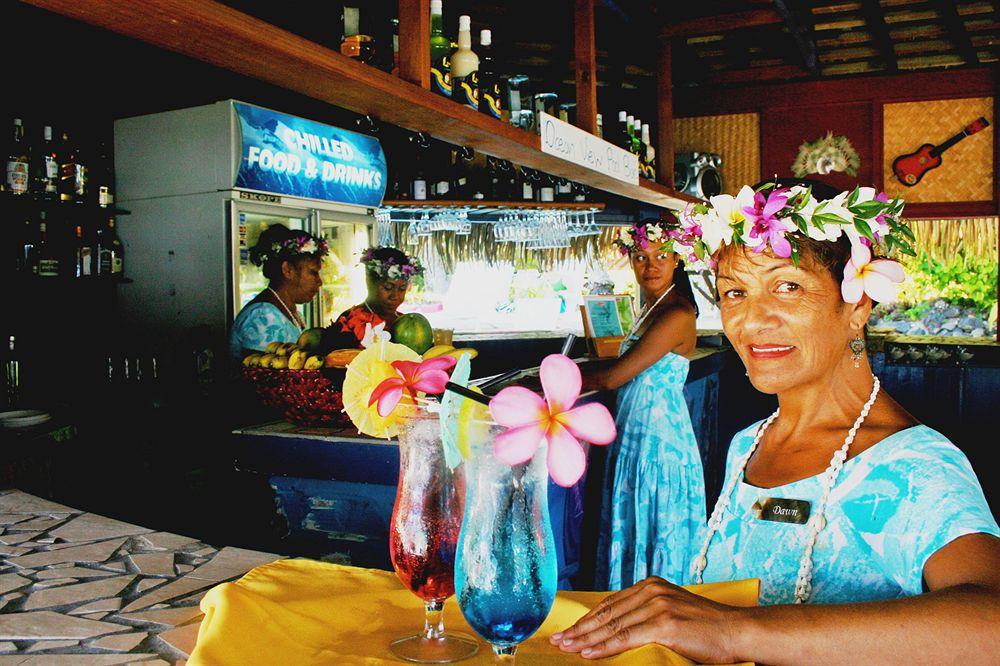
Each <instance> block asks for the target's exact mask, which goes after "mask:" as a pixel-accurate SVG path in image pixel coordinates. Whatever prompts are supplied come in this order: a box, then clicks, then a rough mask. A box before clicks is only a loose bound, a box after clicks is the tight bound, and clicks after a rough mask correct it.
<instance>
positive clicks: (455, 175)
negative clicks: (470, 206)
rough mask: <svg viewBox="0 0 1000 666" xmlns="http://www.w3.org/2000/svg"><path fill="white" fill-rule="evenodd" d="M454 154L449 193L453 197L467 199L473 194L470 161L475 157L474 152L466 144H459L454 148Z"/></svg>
mask: <svg viewBox="0 0 1000 666" xmlns="http://www.w3.org/2000/svg"><path fill="white" fill-rule="evenodd" d="M454 155H455V157H454V162H453V164H452V181H451V194H452V197H453V198H455V199H458V200H460V201H467V200H469V199H471V198H472V195H473V194H474V192H473V191H472V190H473V189H474V186H473V173H472V162H473V160H474V159H475V158H476V153H475V151H474V150H472V148H469V147H468V146H459V147H458V148H456V149H455V152H454Z"/></svg>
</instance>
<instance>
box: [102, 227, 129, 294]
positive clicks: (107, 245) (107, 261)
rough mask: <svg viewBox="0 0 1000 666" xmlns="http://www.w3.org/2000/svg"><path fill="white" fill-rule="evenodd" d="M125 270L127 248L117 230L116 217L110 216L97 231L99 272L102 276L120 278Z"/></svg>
mask: <svg viewBox="0 0 1000 666" xmlns="http://www.w3.org/2000/svg"><path fill="white" fill-rule="evenodd" d="M124 270H125V249H124V247H123V246H122V242H121V239H119V238H118V232H117V231H116V230H115V218H113V217H109V218H108V220H107V222H106V223H105V225H104V227H103V228H101V229H99V230H98V232H97V274H98V275H99V276H101V277H102V278H114V279H120V278H121V277H122V274H123V272H124Z"/></svg>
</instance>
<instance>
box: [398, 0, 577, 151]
mask: <svg viewBox="0 0 1000 666" xmlns="http://www.w3.org/2000/svg"><path fill="white" fill-rule="evenodd" d="M400 2H402V0H400ZM573 44H574V46H573V50H574V51H575V53H576V126H577V127H579V128H580V129H582V130H584V131H587V132H590V133H591V134H597V50H596V48H595V46H594V0H573Z"/></svg>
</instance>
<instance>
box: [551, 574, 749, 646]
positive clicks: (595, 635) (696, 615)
mask: <svg viewBox="0 0 1000 666" xmlns="http://www.w3.org/2000/svg"><path fill="white" fill-rule="evenodd" d="M740 610H741V609H739V608H736V607H732V606H726V605H723V604H719V603H716V602H714V601H710V600H708V599H706V598H704V597H701V596H698V595H696V594H693V593H691V592H688V591H687V590H685V589H683V588H681V587H678V586H677V585H674V584H673V583H670V582H667V581H666V580H664V579H662V578H657V577H653V578H647V579H646V580H644V581H642V582H641V583H639V584H638V585H634V586H632V587H630V588H628V589H625V590H622V591H621V592H618V593H617V594H613V595H611V596H609V597H606V598H605V599H604V600H602V601H601V603H600V604H598V605H597V606H595V607H594V608H593V609H592V610H591V611H590V612H589V613H587V614H586V615H584V616H583V617H582V618H580V620H579V621H578V622H577V623H576V624H574V625H573V626H572V627H570V628H569V629H567V630H566V631H563V632H560V633H556V634H553V635H552V638H551V639H550V640H551V642H552V643H553V644H554V645H557V646H558V647H559V648H560V649H561V650H563V651H565V652H577V653H580V656H582V657H586V658H587V659H601V658H604V657H610V656H612V655H616V654H620V653H622V652H625V651H626V650H631V649H632V648H636V647H639V646H642V645H647V644H650V643H658V644H660V645H664V646H666V647H668V648H670V649H672V650H674V651H676V652H679V653H680V654H683V655H685V656H687V657H690V658H693V659H696V660H697V661H699V662H703V663H710V664H728V663H731V662H733V661H735V654H734V649H733V646H734V640H733V637H734V635H735V627H736V625H737V624H738V622H737V620H738V617H739V612H740Z"/></svg>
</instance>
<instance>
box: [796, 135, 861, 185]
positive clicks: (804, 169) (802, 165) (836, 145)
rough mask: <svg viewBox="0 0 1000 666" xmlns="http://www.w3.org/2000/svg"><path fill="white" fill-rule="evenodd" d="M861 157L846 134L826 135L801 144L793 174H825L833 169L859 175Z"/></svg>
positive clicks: (801, 176) (803, 175)
mask: <svg viewBox="0 0 1000 666" xmlns="http://www.w3.org/2000/svg"><path fill="white" fill-rule="evenodd" d="M860 167H861V158H860V157H859V156H858V151H856V150H854V146H852V145H851V142H850V141H849V140H848V138H847V137H846V136H834V135H833V132H827V133H826V136H824V137H820V138H819V139H816V140H815V141H811V142H810V141H806V142H805V143H803V144H802V145H801V146H799V154H798V156H797V157H796V158H795V162H793V163H792V174H793V175H795V176H796V177H798V178H805V177H806V176H809V175H812V174H814V173H818V174H820V175H821V176H825V175H826V174H828V173H831V172H833V171H838V172H841V173H846V174H847V175H849V176H856V175H858V169H859V168H860Z"/></svg>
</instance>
